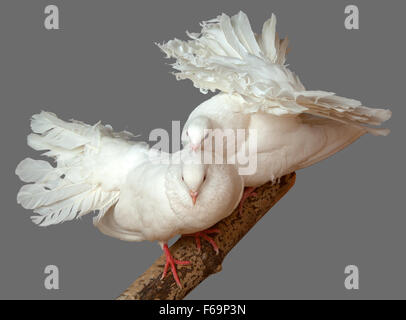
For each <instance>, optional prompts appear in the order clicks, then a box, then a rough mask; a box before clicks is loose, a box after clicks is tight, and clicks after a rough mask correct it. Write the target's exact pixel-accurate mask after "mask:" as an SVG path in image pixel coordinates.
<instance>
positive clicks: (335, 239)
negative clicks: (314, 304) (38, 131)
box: [0, 0, 406, 299]
mask: <svg viewBox="0 0 406 320" xmlns="http://www.w3.org/2000/svg"><path fill="white" fill-rule="evenodd" d="M48 4H56V5H58V6H59V9H60V25H61V30H58V31H47V30H45V28H44V27H43V20H44V17H45V15H44V13H43V11H44V7H45V6H46V5H48ZM347 4H357V5H358V6H359V9H360V30H359V31H347V30H345V28H344V19H345V15H344V8H345V5H347ZM240 9H241V10H244V11H245V12H246V13H247V14H248V16H249V17H250V19H251V24H252V27H253V28H254V30H256V31H258V32H259V31H260V30H261V29H260V28H261V27H262V23H263V22H264V21H265V20H266V19H267V18H269V17H270V15H271V13H272V12H274V13H275V14H276V15H277V18H278V25H277V30H278V31H279V34H280V35H281V36H286V35H288V36H289V39H290V40H291V45H290V47H291V52H290V54H289V56H288V63H289V64H290V67H291V68H292V69H293V70H294V71H295V72H296V73H297V74H298V75H299V76H301V79H302V81H303V82H304V84H305V85H306V87H307V88H309V89H324V90H331V91H334V92H336V93H338V94H340V95H343V96H347V97H352V98H357V99H360V100H361V101H363V102H364V104H365V105H367V106H381V107H390V108H391V109H392V111H393V113H394V115H393V119H391V120H390V121H389V122H388V123H387V126H388V127H389V128H391V129H392V133H391V134H390V136H388V137H385V138H382V137H373V136H365V137H363V138H362V139H361V140H359V141H357V142H356V143H354V144H353V145H351V146H350V147H349V148H347V149H345V150H344V151H342V152H340V153H339V154H337V155H335V156H333V157H332V158H330V159H328V160H325V161H323V162H321V163H318V164H316V165H314V166H313V167H311V168H307V169H304V170H302V171H300V172H298V173H297V183H296V185H295V186H294V188H293V189H292V190H291V191H290V192H289V193H288V194H287V195H286V196H285V197H284V198H283V199H282V200H281V201H280V202H279V203H278V204H277V205H276V206H275V207H274V208H273V209H272V211H271V212H270V213H269V214H267V215H266V216H265V217H264V219H263V220H262V221H261V222H260V223H258V224H257V225H256V226H255V228H254V229H253V230H252V231H251V232H250V233H249V234H248V235H247V236H246V237H245V238H244V239H243V241H241V242H240V243H239V244H238V246H237V247H236V248H235V249H234V250H233V251H232V252H231V253H230V255H229V256H228V257H227V258H226V260H225V261H224V269H223V271H222V272H221V273H219V274H217V275H214V276H211V277H210V278H209V279H207V280H206V281H204V283H202V284H201V285H200V286H199V287H198V288H196V289H195V290H194V291H193V292H192V293H191V294H190V295H189V296H188V298H189V299H208V298H213V299H274V298H310V299H313V298H344V299H358V298H406V277H405V273H404V272H405V270H406V258H405V251H404V244H405V240H406V236H405V231H404V229H405V225H406V216H405V212H404V211H405V210H404V205H403V204H404V184H405V181H406V180H405V173H404V172H405V170H404V163H405V152H404V148H405V147H404V146H405V134H404V130H403V126H404V124H402V123H404V121H405V120H404V119H405V108H404V92H405V89H404V79H405V77H404V74H405V72H404V71H405V66H404V57H405V50H404V30H405V22H404V16H403V15H404V6H402V5H401V1H355V0H354V1H321V0H320V1H286V0H284V1H271V0H267V1H235V0H234V1H208V0H205V1H148V2H147V1H142V2H141V1H117V0H116V1H100V0H98V1H95V0H94V1H90V0H88V1H76V0H75V1H73V0H71V1H60V0H59V1H58V0H53V1H39V0H37V1H28V0H27V1H16V0H13V1H4V0H2V1H1V4H0V41H1V50H0V81H1V83H0V88H1V91H0V106H1V110H2V118H1V122H2V123H1V126H0V130H1V146H2V152H1V170H2V171H1V180H2V181H1V186H2V197H1V198H2V202H1V204H2V206H1V211H2V212H1V216H2V218H1V223H0V249H1V258H0V259H1V264H0V268H1V272H0V298H40V299H61V298H68V299H71V298H79V299H89V298H102V299H111V298H114V297H116V296H118V295H119V293H120V292H121V291H122V290H123V289H125V288H126V287H127V286H128V285H129V284H130V283H131V282H132V281H133V280H134V279H135V278H136V277H137V276H138V275H140V274H141V273H142V272H143V271H144V270H145V269H146V268H147V267H148V266H149V265H150V264H151V263H152V262H153V261H154V260H155V259H156V258H157V257H158V256H159V255H160V254H161V251H160V248H159V246H158V245H157V244H156V243H148V242H145V243H127V242H122V241H119V240H115V239H111V238H108V237H106V236H104V235H102V234H101V233H100V232H99V231H98V230H97V229H95V228H94V227H93V225H92V221H91V217H90V216H87V217H84V218H83V219H82V220H81V221H74V222H70V223H64V224H62V225H58V226H54V227H49V228H39V227H37V226H35V225H34V224H32V223H31V221H30V219H29V218H28V217H29V215H30V214H31V212H29V211H26V210H24V209H23V208H21V207H19V206H18V205H17V204H16V200H15V197H16V193H17V191H18V189H19V187H20V186H21V183H20V182H19V181H18V178H17V177H16V176H15V175H14V170H15V166H16V165H17V163H18V162H19V161H20V160H22V159H23V158H25V157H27V156H31V157H36V156H38V155H37V154H36V153H35V152H33V151H32V150H30V149H29V148H28V147H27V146H26V135H27V134H28V133H29V118H30V116H31V115H32V114H34V113H37V112H38V111H40V110H42V109H44V110H49V111H53V112H55V113H57V114H58V115H59V116H60V117H62V118H64V119H70V118H75V119H78V120H82V121H85V122H88V123H95V122H96V121H98V120H102V121H103V122H104V123H110V124H111V125H113V127H114V128H115V129H117V130H122V129H127V130H130V131H132V132H133V133H137V134H141V135H142V139H144V140H146V139H147V137H148V134H149V132H150V130H152V129H154V128H166V129H170V126H171V120H181V121H182V124H183V122H184V121H185V120H186V117H187V116H188V114H189V113H190V112H191V111H192V109H193V108H194V107H195V106H197V105H198V104H199V103H200V102H202V101H204V100H205V99H207V98H208V97H209V96H204V95H202V94H200V93H199V92H198V90H196V89H194V88H193V87H192V84H191V83H190V82H188V81H182V82H177V81H176V80H175V78H174V77H173V76H172V75H170V74H169V72H170V68H169V66H168V65H167V64H168V61H167V60H164V59H163V54H162V53H161V52H160V51H159V49H158V48H157V47H156V46H155V45H154V42H162V41H164V40H169V39H172V38H174V37H178V38H182V39H185V34H184V31H185V30H190V31H199V30H200V27H199V26H198V23H199V22H200V21H202V20H207V19H209V18H213V17H215V16H217V15H218V14H220V13H221V12H225V13H227V14H235V13H237V12H238V10H240ZM48 264H55V265H57V266H58V267H59V269H60V287H61V289H60V290H59V291H47V290H46V289H45V288H44V286H43V281H44V277H45V276H44V273H43V271H44V268H45V266H46V265H48ZM349 264H355V265H357V266H358V267H359V268H360V290H359V291H347V290H346V289H345V288H344V278H345V276H344V268H345V266H346V265H349Z"/></svg>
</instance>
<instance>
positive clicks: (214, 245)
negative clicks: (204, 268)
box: [184, 229, 220, 254]
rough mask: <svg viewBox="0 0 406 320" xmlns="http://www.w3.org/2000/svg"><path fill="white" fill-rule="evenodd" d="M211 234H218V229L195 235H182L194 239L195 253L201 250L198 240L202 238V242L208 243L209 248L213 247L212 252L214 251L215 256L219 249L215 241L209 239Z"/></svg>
mask: <svg viewBox="0 0 406 320" xmlns="http://www.w3.org/2000/svg"><path fill="white" fill-rule="evenodd" d="M211 233H220V230H219V229H207V230H203V231H199V232H195V233H190V234H184V236H186V237H195V240H196V247H197V251H198V252H200V250H201V245H200V238H203V239H204V240H206V241H208V242H209V243H210V244H211V246H212V247H213V249H214V251H216V254H218V253H219V247H218V246H217V243H216V241H214V240H213V239H212V238H210V237H209V234H211Z"/></svg>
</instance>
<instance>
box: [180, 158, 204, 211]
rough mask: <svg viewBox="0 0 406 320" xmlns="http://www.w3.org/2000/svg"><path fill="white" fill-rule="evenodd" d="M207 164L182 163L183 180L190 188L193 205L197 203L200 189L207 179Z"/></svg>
mask: <svg viewBox="0 0 406 320" xmlns="http://www.w3.org/2000/svg"><path fill="white" fill-rule="evenodd" d="M206 177H207V166H206V165H204V164H192V163H185V164H183V165H182V182H183V183H184V184H185V186H186V188H187V189H188V192H189V195H190V197H191V199H192V202H193V205H195V204H196V201H197V197H198V196H199V191H200V189H201V187H202V185H203V184H204V182H205V181H206Z"/></svg>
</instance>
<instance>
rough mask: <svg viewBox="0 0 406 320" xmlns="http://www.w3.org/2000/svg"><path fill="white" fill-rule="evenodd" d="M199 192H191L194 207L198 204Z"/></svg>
mask: <svg viewBox="0 0 406 320" xmlns="http://www.w3.org/2000/svg"><path fill="white" fill-rule="evenodd" d="M197 195H198V192H197V191H190V197H191V198H192V202H193V205H195V204H196V199H197Z"/></svg>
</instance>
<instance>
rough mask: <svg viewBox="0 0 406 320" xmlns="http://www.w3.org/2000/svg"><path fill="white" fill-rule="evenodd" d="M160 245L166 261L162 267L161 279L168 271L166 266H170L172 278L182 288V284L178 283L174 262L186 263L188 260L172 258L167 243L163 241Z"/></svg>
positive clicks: (188, 262)
mask: <svg viewBox="0 0 406 320" xmlns="http://www.w3.org/2000/svg"><path fill="white" fill-rule="evenodd" d="M161 247H162V250H163V251H164V253H165V257H166V263H165V267H164V272H163V273H162V277H161V280H162V279H163V278H165V276H166V273H167V272H168V267H169V266H171V271H172V275H173V278H174V279H175V282H176V284H177V285H178V287H179V288H182V284H181V283H180V280H179V277H178V273H177V272H176V267H175V264H179V265H186V264H190V261H180V260H176V259H174V258H173V257H172V255H171V252H170V251H169V248H168V244H167V243H163V244H162V243H161Z"/></svg>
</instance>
